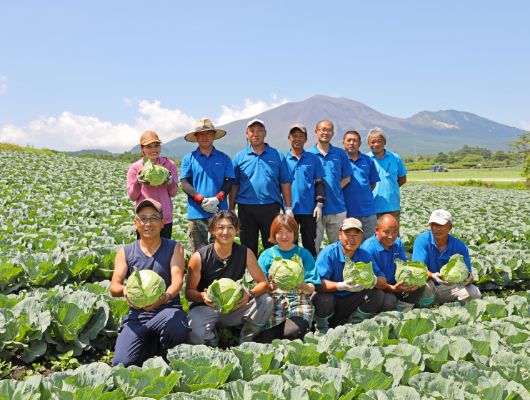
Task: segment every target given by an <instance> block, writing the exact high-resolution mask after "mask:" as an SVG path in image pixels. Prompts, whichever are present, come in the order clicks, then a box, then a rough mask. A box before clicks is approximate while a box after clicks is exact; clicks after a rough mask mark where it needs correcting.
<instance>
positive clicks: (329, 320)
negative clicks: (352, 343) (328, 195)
mask: <svg viewBox="0 0 530 400" xmlns="http://www.w3.org/2000/svg"><path fill="white" fill-rule="evenodd" d="M362 241H363V228H362V224H361V221H359V220H358V219H355V218H346V219H345V220H344V221H343V222H342V225H341V227H340V229H339V241H338V242H335V243H332V244H330V245H328V246H326V247H325V248H324V249H323V250H322V251H321V252H320V253H319V254H318V257H317V260H316V262H315V264H316V267H317V270H318V273H319V275H320V280H321V281H322V284H321V285H320V286H319V287H318V289H317V290H318V293H316V294H315V295H314V296H313V298H312V302H313V305H314V306H315V323H316V328H317V330H318V331H319V332H322V333H325V332H326V331H327V330H328V328H329V326H332V327H333V326H336V325H339V324H343V323H346V322H360V321H362V320H364V319H366V318H370V317H372V316H374V315H375V314H376V313H378V312H381V311H388V310H385V309H383V301H384V298H385V293H384V292H383V291H382V290H379V289H374V288H373V285H375V283H376V280H375V276H374V279H373V283H372V285H371V287H368V288H367V287H366V286H365V285H363V284H360V283H355V282H352V281H351V280H345V279H344V275H343V271H344V268H345V265H346V264H347V263H349V262H363V263H370V262H372V265H373V259H372V257H371V256H370V254H368V252H366V251H365V250H362V249H360V248H359V246H360V245H361V243H362ZM372 274H373V272H372ZM393 307H394V306H393V305H392V308H393Z"/></svg>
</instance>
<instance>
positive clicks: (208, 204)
mask: <svg viewBox="0 0 530 400" xmlns="http://www.w3.org/2000/svg"><path fill="white" fill-rule="evenodd" d="M218 205H219V199H218V198H217V197H205V198H204V199H203V201H202V203H201V207H202V209H203V210H204V211H206V212H208V213H212V214H215V213H216V212H217V211H219V208H218V207H217V206H218Z"/></svg>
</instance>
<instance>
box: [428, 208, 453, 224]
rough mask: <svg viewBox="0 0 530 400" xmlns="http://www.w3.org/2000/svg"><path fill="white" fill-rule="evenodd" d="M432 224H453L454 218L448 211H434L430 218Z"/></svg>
mask: <svg viewBox="0 0 530 400" xmlns="http://www.w3.org/2000/svg"><path fill="white" fill-rule="evenodd" d="M432 222H434V223H435V224H438V225H445V224H447V223H448V222H450V223H451V224H453V216H452V215H451V213H450V212H449V211H447V210H441V209H440V210H434V211H433V212H432V214H431V217H430V218H429V224H430V223H432Z"/></svg>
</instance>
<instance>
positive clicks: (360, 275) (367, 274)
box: [342, 259, 377, 289]
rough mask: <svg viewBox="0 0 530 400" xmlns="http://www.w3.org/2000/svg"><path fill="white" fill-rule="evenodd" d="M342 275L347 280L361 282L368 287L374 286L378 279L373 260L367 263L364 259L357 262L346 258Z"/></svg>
mask: <svg viewBox="0 0 530 400" xmlns="http://www.w3.org/2000/svg"><path fill="white" fill-rule="evenodd" d="M342 276H343V279H344V280H345V281H352V283H359V284H361V285H363V286H364V287H365V288H366V289H369V288H371V287H373V286H374V285H375V282H376V281H377V277H376V276H375V274H374V269H373V268H372V262H371V261H370V262H367V263H365V262H362V261H359V262H355V261H352V260H350V259H346V263H345V264H344V270H343V271H342Z"/></svg>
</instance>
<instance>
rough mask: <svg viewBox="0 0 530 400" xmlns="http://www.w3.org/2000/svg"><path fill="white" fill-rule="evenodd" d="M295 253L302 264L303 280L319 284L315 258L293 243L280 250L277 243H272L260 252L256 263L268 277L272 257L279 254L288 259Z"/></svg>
mask: <svg viewBox="0 0 530 400" xmlns="http://www.w3.org/2000/svg"><path fill="white" fill-rule="evenodd" d="M295 254H297V255H299V256H300V258H301V259H302V263H303V265H304V282H307V283H312V284H314V285H320V284H321V282H320V276H319V275H318V272H317V268H316V266H315V259H314V258H313V256H312V255H311V253H310V252H309V251H307V250H306V249H304V248H303V247H300V246H298V245H295V246H294V247H293V248H292V249H291V250H280V249H279V248H278V246H277V245H274V246H273V247H270V248H268V249H266V250H264V251H263V252H262V253H261V254H260V256H259V258H258V264H259V266H260V268H261V270H262V271H263V273H264V274H265V276H267V277H268V276H269V270H270V268H271V265H272V262H273V261H274V257H277V256H279V257H281V258H285V259H289V260H290V259H291V258H293V256H294V255H295Z"/></svg>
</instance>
